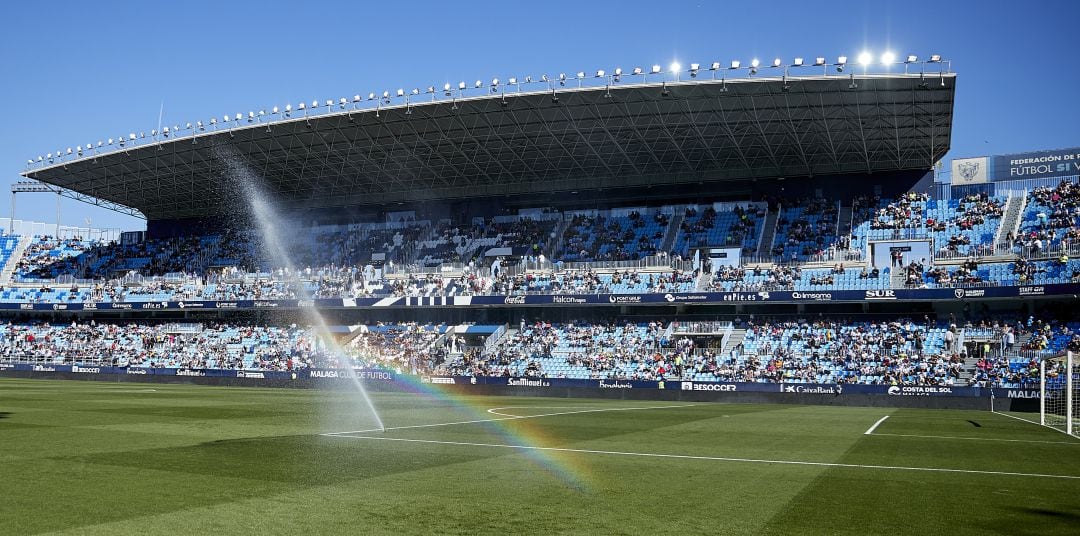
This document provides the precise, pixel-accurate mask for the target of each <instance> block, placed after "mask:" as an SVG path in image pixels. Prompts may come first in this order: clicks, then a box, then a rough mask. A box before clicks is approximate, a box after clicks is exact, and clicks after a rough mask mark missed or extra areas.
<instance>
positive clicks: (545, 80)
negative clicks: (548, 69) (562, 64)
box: [540, 74, 548, 82]
mask: <svg viewBox="0 0 1080 536" xmlns="http://www.w3.org/2000/svg"><path fill="white" fill-rule="evenodd" d="M540 81H541V82H547V81H548V75H546V74H542V75H540Z"/></svg>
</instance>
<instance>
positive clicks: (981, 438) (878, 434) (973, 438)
mask: <svg viewBox="0 0 1080 536" xmlns="http://www.w3.org/2000/svg"><path fill="white" fill-rule="evenodd" d="M867 435H873V436H880V437H884V436H889V437H925V438H927V439H966V440H969V441H1007V442H1009V443H1049V444H1052V445H1080V443H1077V442H1076V441H1040V440H1036V439H1000V438H996V437H960V436H940V435H916V434H882V433H877V434H867Z"/></svg>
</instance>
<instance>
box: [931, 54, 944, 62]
mask: <svg viewBox="0 0 1080 536" xmlns="http://www.w3.org/2000/svg"><path fill="white" fill-rule="evenodd" d="M939 61H941V54H931V55H930V60H929V62H930V63H938V62H939Z"/></svg>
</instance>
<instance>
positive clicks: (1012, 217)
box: [994, 195, 1027, 251]
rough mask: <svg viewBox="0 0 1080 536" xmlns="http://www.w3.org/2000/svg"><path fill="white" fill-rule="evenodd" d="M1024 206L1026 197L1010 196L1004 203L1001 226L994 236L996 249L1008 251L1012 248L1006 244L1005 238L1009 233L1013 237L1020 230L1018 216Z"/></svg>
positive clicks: (1021, 213)
mask: <svg viewBox="0 0 1080 536" xmlns="http://www.w3.org/2000/svg"><path fill="white" fill-rule="evenodd" d="M1026 205H1027V196H1026V195H1010V196H1009V199H1008V200H1007V201H1006V202H1005V215H1004V216H1003V217H1002V218H1001V225H999V226H998V230H997V235H996V236H994V244H995V245H997V247H998V249H1002V250H1005V251H1008V250H1009V248H1011V247H1012V244H1008V243H1007V242H1008V240H1007V239H1006V237H1008V236H1009V233H1010V232H1011V233H1013V235H1014V236H1015V235H1016V233H1017V231H1019V230H1020V216H1021V215H1023V213H1024V208H1025V207H1026Z"/></svg>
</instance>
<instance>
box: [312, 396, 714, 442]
mask: <svg viewBox="0 0 1080 536" xmlns="http://www.w3.org/2000/svg"><path fill="white" fill-rule="evenodd" d="M696 405H697V404H679V405H676V406H646V407H640V408H604V409H584V410H579V411H559V412H556V413H541V414H539V415H509V414H506V413H493V414H494V415H507V416H506V417H500V418H495V419H475V420H471V421H455V422H440V423H434V424H414V425H410V426H389V427H386V428H372V429H368V430H353V431H349V432H327V433H325V434H319V435H322V436H328V437H335V436H343V435H347V434H365V433H368V432H387V431H390V430H409V429H414V428H436V427H439V426H453V425H457V424H477V423H483V422H498V421H513V420H519V419H536V418H539V417H554V416H556V415H575V414H578V413H599V412H605V411H631V410H645V409H672V408H689V407H691V406H696ZM491 409H506V407H502V408H491ZM489 411H490V410H489Z"/></svg>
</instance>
